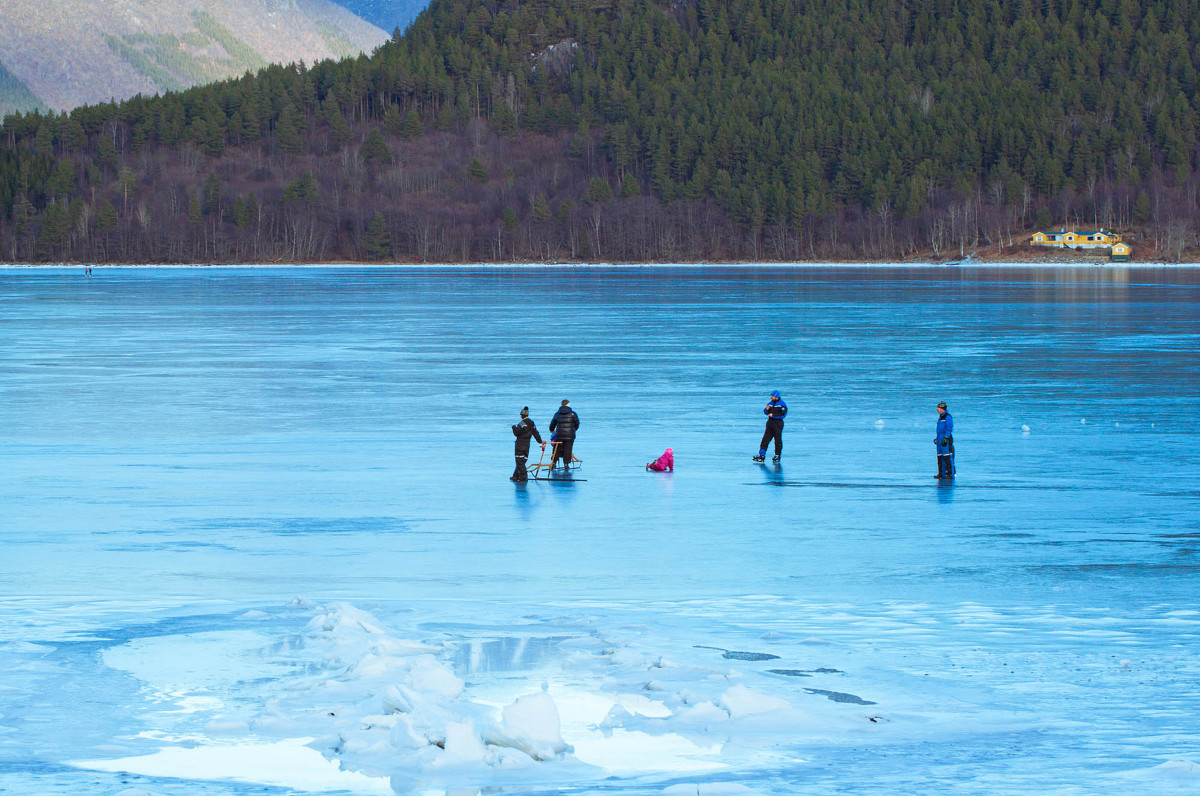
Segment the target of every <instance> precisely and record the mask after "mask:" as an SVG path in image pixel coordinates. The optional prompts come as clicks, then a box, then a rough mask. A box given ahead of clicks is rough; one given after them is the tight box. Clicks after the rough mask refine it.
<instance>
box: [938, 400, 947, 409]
mask: <svg viewBox="0 0 1200 796" xmlns="http://www.w3.org/2000/svg"><path fill="white" fill-rule="evenodd" d="M945 408H946V402H945V401H938V409H945Z"/></svg>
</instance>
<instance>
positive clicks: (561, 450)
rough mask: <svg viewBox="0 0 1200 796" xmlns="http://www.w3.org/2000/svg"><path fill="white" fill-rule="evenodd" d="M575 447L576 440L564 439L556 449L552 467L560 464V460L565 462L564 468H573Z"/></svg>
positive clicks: (551, 463)
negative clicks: (572, 455) (572, 456)
mask: <svg viewBox="0 0 1200 796" xmlns="http://www.w3.org/2000/svg"><path fill="white" fill-rule="evenodd" d="M574 446H575V440H573V439H564V440H562V441H560V442H559V443H558V447H557V448H555V449H554V458H553V459H552V460H551V462H550V466H551V467H555V466H557V464H558V460H559V459H562V460H563V467H570V466H571V448H573V447H574Z"/></svg>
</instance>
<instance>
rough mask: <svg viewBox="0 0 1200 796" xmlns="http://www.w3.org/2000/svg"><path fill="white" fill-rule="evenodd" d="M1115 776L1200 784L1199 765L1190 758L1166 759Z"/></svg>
mask: <svg viewBox="0 0 1200 796" xmlns="http://www.w3.org/2000/svg"><path fill="white" fill-rule="evenodd" d="M1117 776H1120V777H1124V778H1126V779H1138V780H1146V781H1160V782H1180V783H1184V782H1187V783H1196V784H1197V785H1200V765H1198V764H1196V763H1193V762H1192V761H1191V760H1168V761H1167V762H1165V763H1163V764H1162V765H1158V766H1153V767H1151V768H1143V769H1138V770H1136V771H1123V772H1121V773H1120V774H1118V775H1117Z"/></svg>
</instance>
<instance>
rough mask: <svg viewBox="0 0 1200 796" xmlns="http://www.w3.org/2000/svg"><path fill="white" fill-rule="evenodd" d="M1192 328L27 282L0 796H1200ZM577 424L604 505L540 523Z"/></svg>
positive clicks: (1035, 297) (487, 289)
mask: <svg viewBox="0 0 1200 796" xmlns="http://www.w3.org/2000/svg"><path fill="white" fill-rule="evenodd" d="M1198 299H1200V272H1197V271H1195V270H1187V269H1172V270H1155V269H1136V270H1127V269H1110V268H1088V269H1075V270H1071V269H1065V270H1064V269H1040V270H1039V269H1013V270H1007V269H1002V268H994V269H986V268H984V269H928V268H926V269H920V268H913V269H852V268H837V267H829V268H820V269H809V268H752V267H746V268H736V269H718V268H711V269H706V268H686V269H662V268H655V269H640V268H612V269H599V268H567V269H498V268H487V269H448V270H433V269H371V270H366V269H351V268H343V269H301V270H288V269H279V270H269V269H240V270H239V269H218V270H199V269H97V270H96V272H95V276H93V277H91V278H90V279H87V278H84V277H83V276H82V275H81V274H80V272H79V269H32V270H21V271H11V270H4V271H0V358H2V363H0V364H2V367H0V399H2V400H0V405H2V406H3V407H4V410H3V411H4V415H3V418H0V421H2V422H0V468H3V472H4V474H5V476H4V478H3V479H0V542H2V543H3V548H2V549H3V555H0V791H4V792H6V793H15V794H43V793H72V794H76V793H79V794H105V796H108V795H109V794H116V793H120V792H122V791H127V792H132V793H137V792H144V793H151V794H157V795H158V796H175V794H249V793H279V794H283V793H294V792H329V791H341V792H354V793H380V792H398V793H439V794H440V793H461V794H467V793H470V794H475V793H477V792H479V791H480V790H481V789H488V790H490V791H492V792H505V791H511V792H516V793H526V792H531V791H543V792H557V791H570V792H573V793H606V792H627V793H639V794H640V793H645V794H658V793H664V792H665V793H672V794H674V793H698V794H719V793H762V794H768V793H770V794H782V793H794V792H797V790H804V791H806V792H814V793H815V792H831V791H835V790H842V791H846V792H862V791H866V790H871V791H873V792H875V791H879V790H884V791H887V792H897V793H899V792H905V793H935V792H936V793H943V792H972V793H979V792H986V793H1004V792H1009V793H1027V792H1030V791H1035V790H1036V791H1044V792H1048V793H1093V792H1094V793H1106V794H1107V793H1114V792H1121V793H1126V792H1145V793H1158V792H1167V793H1177V792H1194V790H1195V787H1196V782H1197V775H1196V762H1195V761H1196V760H1200V732H1198V731H1197V730H1196V727H1195V706H1196V704H1198V702H1200V654H1198V653H1197V644H1196V641H1197V638H1198V637H1200V610H1197V607H1196V606H1197V603H1198V600H1197V598H1198V597H1200V586H1198V585H1197V584H1198V580H1197V574H1198V572H1197V569H1198V565H1197V560H1196V550H1197V540H1198V539H1200V525H1197V519H1196V518H1197V517H1198V516H1200V490H1198V489H1197V486H1196V485H1197V483H1198V482H1200V480H1198V476H1200V464H1198V461H1197V459H1196V457H1195V450H1197V448H1198V447H1200V446H1198V443H1200V428H1198V421H1197V417H1200V367H1197V366H1198V364H1200V360H1198V357H1197V354H1196V351H1197V350H1198V349H1200V301H1198ZM775 388H778V389H780V390H781V391H782V392H783V394H784V397H785V399H786V400H787V402H788V405H789V408H790V414H789V419H788V422H787V426H786V431H785V436H784V441H785V449H784V459H783V463H782V465H780V466H778V467H775V466H771V465H767V466H762V465H757V464H753V463H752V462H750V461H749V458H750V456H751V455H752V454H753V453H754V452H755V451H756V450H757V445H758V440H759V437H760V436H761V433H762V415H761V408H762V404H763V402H764V400H765V397H766V392H767V391H769V390H771V389H775ZM562 398H570V399H571V403H572V406H573V407H574V408H575V409H576V410H577V411H578V412H579V413H580V415H581V419H582V425H581V428H580V436H579V442H578V444H577V448H576V453H577V455H578V456H579V457H580V458H582V459H583V460H584V465H583V469H582V470H581V471H580V475H581V476H582V477H586V478H587V479H588V481H587V482H586V483H578V484H563V483H554V484H551V483H530V484H527V485H513V484H512V483H510V482H509V481H508V480H507V476H508V474H509V473H510V472H511V469H512V459H511V453H512V448H511V444H512V436H511V433H510V431H509V425H511V423H513V422H515V421H516V419H517V411H518V410H519V409H520V407H521V406H524V405H529V406H530V407H531V409H532V410H533V412H532V414H533V419H534V420H535V421H536V422H537V424H538V426H539V428H540V429H541V430H542V431H543V432H545V431H546V423H547V422H548V420H549V417H550V415H551V414H552V412H553V410H554V408H555V407H556V406H557V405H558V403H559V401H560V400H561V399H562ZM941 399H945V400H947V402H948V403H949V404H950V409H951V411H952V412H953V414H954V418H955V431H956V434H955V437H956V439H955V444H956V449H957V455H958V470H959V472H958V479H957V481H956V483H955V484H954V485H952V486H950V485H942V486H938V485H937V484H936V482H935V481H934V480H933V479H932V478H930V476H931V475H932V474H933V471H934V469H935V466H936V464H935V461H934V458H933V456H934V451H933V445H932V444H931V443H932V438H933V430H934V428H933V427H934V420H935V417H936V415H935V412H934V408H933V407H934V404H936V402H937V401H938V400H941ZM1081 420H1086V421H1087V422H1080V421H1081ZM1030 432H1032V433H1030ZM666 447H671V448H673V449H674V450H675V452H676V454H677V456H678V458H679V462H680V468H679V469H678V470H676V471H675V472H674V473H671V474H665V476H664V477H656V478H649V477H647V476H646V474H645V472H644V464H645V462H646V461H647V460H648V459H650V458H653V457H654V456H656V455H657V454H658V453H659V452H661V451H662V450H663V449H664V448H666ZM801 675H803V676H801Z"/></svg>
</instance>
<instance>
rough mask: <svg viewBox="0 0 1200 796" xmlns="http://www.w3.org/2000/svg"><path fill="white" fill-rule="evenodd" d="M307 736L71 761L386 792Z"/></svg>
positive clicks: (153, 772) (381, 795) (310, 788)
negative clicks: (320, 750)
mask: <svg viewBox="0 0 1200 796" xmlns="http://www.w3.org/2000/svg"><path fill="white" fill-rule="evenodd" d="M311 740H312V739H310V738H291V739H288V740H285V741H279V742H276V743H244V744H237V745H235V746H197V747H193V748H190V749H186V748H183V747H168V748H166V749H161V750H159V751H158V752H155V753H154V754H152V755H142V756H139V757H125V758H120V759H117V760H80V761H78V762H75V763H73V764H72V765H75V766H77V767H79V768H86V769H91V770H93V771H111V772H117V773H128V774H139V775H141V776H144V777H170V778H175V779H192V780H233V781H235V782H253V783H256V784H262V785H274V786H276V787H280V788H291V789H292V790H296V791H300V792H302V793H322V792H327V791H350V792H352V793H361V794H373V795H374V794H378V796H391V794H392V792H393V791H392V788H391V785H390V784H389V783H388V781H387V780H386V779H381V778H379V777H367V776H363V775H362V774H358V773H355V772H352V771H342V770H340V769H339V768H338V764H337V763H335V762H334V761H332V760H327V759H326V758H324V757H322V756H321V755H320V753H318V752H316V751H315V750H313V749H310V748H309V747H308V746H306V744H307V743H308V742H309V741H311Z"/></svg>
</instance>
